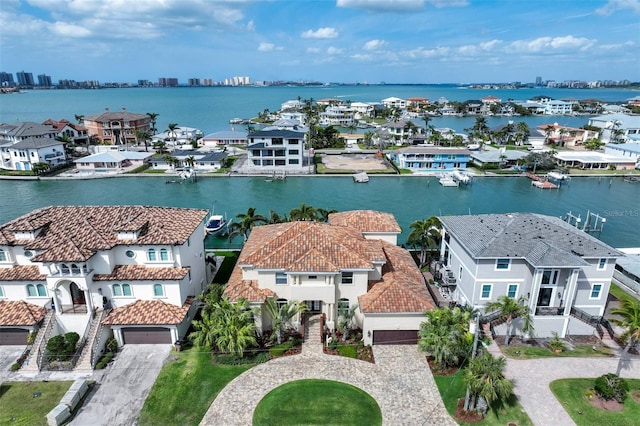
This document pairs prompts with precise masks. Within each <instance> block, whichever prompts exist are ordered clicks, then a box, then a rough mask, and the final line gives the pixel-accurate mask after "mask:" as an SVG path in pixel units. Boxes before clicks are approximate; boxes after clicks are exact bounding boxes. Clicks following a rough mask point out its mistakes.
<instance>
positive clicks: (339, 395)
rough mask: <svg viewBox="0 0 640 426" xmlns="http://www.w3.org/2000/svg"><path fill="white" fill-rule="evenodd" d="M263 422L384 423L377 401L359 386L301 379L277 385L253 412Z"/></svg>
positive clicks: (257, 423)
mask: <svg viewBox="0 0 640 426" xmlns="http://www.w3.org/2000/svg"><path fill="white" fill-rule="evenodd" d="M253 424H254V426H261V425H277V426H280V425H282V426H286V425H363V426H373V425H381V424H382V413H381V412H380V407H378V404H377V403H376V401H375V400H374V399H373V398H372V397H371V395H369V394H368V393H366V392H365V391H363V390H362V389H358V388H356V387H355V386H351V385H348V384H346V383H340V382H334V381H331V380H317V379H310V380H297V381H294V382H290V383H286V384H284V385H282V386H279V387H277V388H275V389H273V390H272V391H271V392H269V393H268V394H266V395H265V397H264V398H263V399H262V401H260V403H259V404H258V406H257V407H256V410H255V411H254V413H253Z"/></svg>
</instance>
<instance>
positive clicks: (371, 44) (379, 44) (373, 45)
mask: <svg viewBox="0 0 640 426" xmlns="http://www.w3.org/2000/svg"><path fill="white" fill-rule="evenodd" d="M386 45H387V42H386V41H384V40H369V41H368V42H366V43H365V44H364V46H363V47H362V48H363V49H364V50H378V49H381V48H383V47H384V46H386Z"/></svg>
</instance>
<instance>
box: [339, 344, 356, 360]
mask: <svg viewBox="0 0 640 426" xmlns="http://www.w3.org/2000/svg"><path fill="white" fill-rule="evenodd" d="M338 353H339V354H340V355H342V356H344V357H347V358H357V356H358V350H357V349H356V347H355V346H353V345H344V346H338Z"/></svg>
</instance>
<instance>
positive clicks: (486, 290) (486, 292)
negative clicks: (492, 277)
mask: <svg viewBox="0 0 640 426" xmlns="http://www.w3.org/2000/svg"><path fill="white" fill-rule="evenodd" d="M491 287H493V285H492V284H482V292H481V293H480V299H491Z"/></svg>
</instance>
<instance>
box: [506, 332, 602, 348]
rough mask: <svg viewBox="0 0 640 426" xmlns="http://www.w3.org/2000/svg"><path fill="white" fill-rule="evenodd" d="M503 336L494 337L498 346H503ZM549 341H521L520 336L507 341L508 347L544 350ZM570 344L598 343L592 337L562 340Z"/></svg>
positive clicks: (573, 337) (570, 337) (575, 337)
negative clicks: (546, 342) (529, 347)
mask: <svg viewBox="0 0 640 426" xmlns="http://www.w3.org/2000/svg"><path fill="white" fill-rule="evenodd" d="M504 337H505V336H496V338H495V339H494V340H495V342H496V343H497V344H498V346H505V344H504ZM547 340H549V339H528V340H522V337H521V336H512V337H511V339H510V340H509V346H515V347H521V346H534V347H536V346H537V347H541V348H545V347H547V345H546V344H545V341H547ZM563 340H567V341H569V342H571V343H572V344H573V345H595V344H597V343H599V340H598V339H597V338H596V337H595V336H593V335H589V336H568V338H567V339H563Z"/></svg>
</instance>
